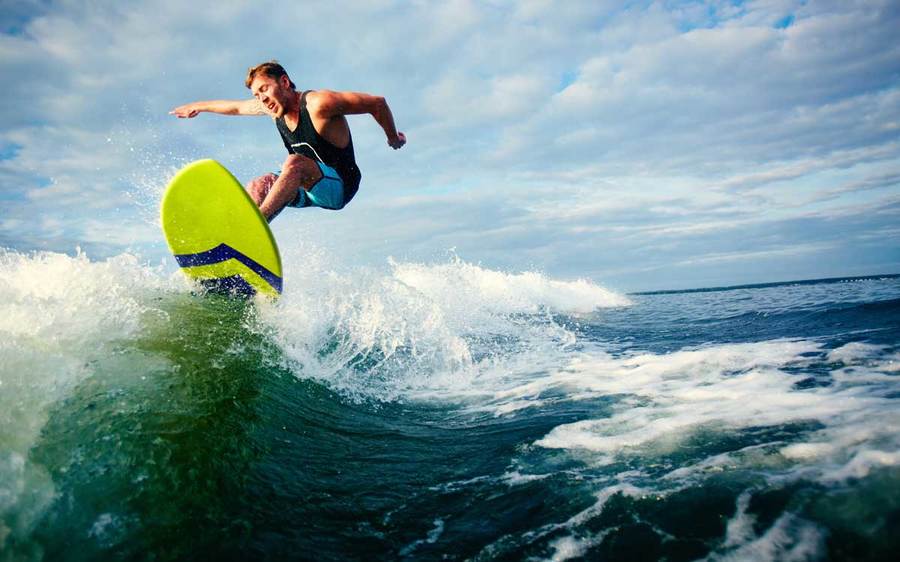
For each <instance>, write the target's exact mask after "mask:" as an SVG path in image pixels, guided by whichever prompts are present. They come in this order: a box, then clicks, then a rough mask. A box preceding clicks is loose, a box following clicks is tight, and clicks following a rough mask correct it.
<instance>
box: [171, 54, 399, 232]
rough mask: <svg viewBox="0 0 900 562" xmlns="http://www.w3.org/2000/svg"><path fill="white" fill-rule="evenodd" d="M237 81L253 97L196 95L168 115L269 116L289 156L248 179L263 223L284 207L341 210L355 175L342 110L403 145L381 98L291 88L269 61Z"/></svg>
mask: <svg viewBox="0 0 900 562" xmlns="http://www.w3.org/2000/svg"><path fill="white" fill-rule="evenodd" d="M244 84H245V85H246V86H247V88H249V89H250V91H251V92H252V93H253V98H252V99H248V100H214V101H198V102H194V103H189V104H186V105H182V106H179V107H176V108H175V109H173V110H172V111H170V112H169V113H170V114H171V115H176V116H178V117H180V118H192V117H196V116H197V115H198V114H200V113H201V112H204V111H207V112H210V113H219V114H222V115H269V116H271V117H272V119H273V120H274V121H275V126H276V127H277V129H278V133H279V134H280V135H281V139H282V140H283V141H284V146H285V148H287V151H288V153H289V154H288V157H287V158H286V159H285V160H284V164H283V165H282V166H281V171H280V173H270V174H266V175H264V176H260V177H258V178H255V179H254V180H252V181H251V182H250V183H248V184H247V191H248V192H249V193H250V197H252V198H253V201H254V202H256V204H257V206H259V210H260V212H262V214H263V216H264V217H266V220H268V221H271V220H272V219H273V218H275V216H276V215H277V214H278V213H279V212H281V210H282V209H284V208H285V207H287V206H291V207H321V208H323V209H333V210H338V209H342V208H343V207H344V205H346V204H347V203H349V202H350V200H351V199H353V196H354V195H356V192H357V190H358V189H359V182H360V179H361V178H362V174H361V173H360V171H359V168H358V167H357V166H356V157H355V155H354V153H353V138H352V137H351V135H350V126H349V125H348V124H347V118H346V117H345V116H346V115H356V114H364V113H368V114H369V115H371V116H372V117H374V118H375V121H377V122H378V124H379V125H381V128H382V129H384V133H385V135H387V141H388V145H389V146H390V147H391V148H393V149H395V150H396V149H398V148H401V147H402V146H403V145H404V144H406V137H405V136H404V135H403V133H400V132H398V131H397V128H396V126H395V125H394V117H393V115H392V114H391V109H390V108H389V107H388V104H387V102H386V101H385V100H384V98H383V97H380V96H373V95H370V94H363V93H356V92H333V91H330V90H307V91H300V92H298V91H297V88H296V86H295V85H294V83H293V82H292V81H291V79H290V77H289V76H288V74H287V71H285V69H284V67H282V66H281V65H280V64H278V62H276V61H269V62H264V63H262V64H259V65H257V66H254V67H253V68H251V69H250V70H249V71H248V72H247V79H246V80H245V81H244Z"/></svg>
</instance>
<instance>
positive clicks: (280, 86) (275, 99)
mask: <svg viewBox="0 0 900 562" xmlns="http://www.w3.org/2000/svg"><path fill="white" fill-rule="evenodd" d="M250 91H251V92H253V95H254V96H255V97H256V99H258V100H259V101H260V103H262V105H263V108H265V110H266V113H268V114H269V115H271V116H272V117H275V118H279V117H282V116H284V112H285V105H286V104H287V101H288V94H289V93H290V92H291V89H290V81H289V79H288V78H287V76H282V77H281V78H280V79H278V80H276V79H274V78H272V77H270V76H266V75H264V74H263V75H260V76H257V77H255V78H254V79H253V82H251V83H250Z"/></svg>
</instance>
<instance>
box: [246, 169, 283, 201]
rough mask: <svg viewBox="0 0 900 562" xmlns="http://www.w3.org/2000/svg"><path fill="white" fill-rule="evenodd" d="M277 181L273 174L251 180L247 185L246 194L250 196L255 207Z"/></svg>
mask: <svg viewBox="0 0 900 562" xmlns="http://www.w3.org/2000/svg"><path fill="white" fill-rule="evenodd" d="M277 179H278V176H276V175H275V174H266V175H264V176H259V177H258V178H254V179H252V180H251V181H250V183H248V184H247V192H248V193H249V194H250V198H251V199H253V200H254V201H255V202H256V204H257V205H259V204H260V203H262V202H263V200H264V199H265V198H266V195H268V194H269V190H270V189H272V185H273V184H274V183H275V180H277Z"/></svg>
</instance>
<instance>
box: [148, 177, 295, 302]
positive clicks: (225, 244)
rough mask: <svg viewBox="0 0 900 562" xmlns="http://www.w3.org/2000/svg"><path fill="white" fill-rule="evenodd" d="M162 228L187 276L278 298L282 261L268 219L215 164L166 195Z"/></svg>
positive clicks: (177, 181) (176, 180) (173, 184)
mask: <svg viewBox="0 0 900 562" xmlns="http://www.w3.org/2000/svg"><path fill="white" fill-rule="evenodd" d="M161 218H162V228H163V232H164V233H165V235H166V241H167V242H168V243H169V248H170V249H171V250H172V253H173V254H175V260H176V261H177V262H178V265H179V266H181V270H182V271H183V272H184V273H185V274H186V275H187V276H188V277H189V278H191V279H194V280H196V281H198V282H199V283H201V284H202V285H203V286H204V287H206V288H207V289H210V290H213V291H224V292H232V293H239V294H245V295H253V294H256V293H262V294H264V295H270V296H277V295H279V294H280V293H281V288H282V271H281V255H280V254H279V253H278V245H277V244H276V243H275V237H274V236H272V231H271V230H270V229H269V225H268V223H267V222H266V219H265V218H263V216H262V214H261V213H260V212H259V208H257V206H256V204H255V203H254V202H253V200H252V199H250V195H248V194H247V192H246V191H244V188H243V187H242V186H241V184H240V182H238V181H237V179H235V177H234V176H233V175H231V172H229V171H228V170H226V169H225V167H224V166H222V165H221V164H219V163H218V162H216V161H215V160H198V161H196V162H193V163H191V164H188V165H187V166H185V167H184V168H182V169H181V170H180V171H179V172H178V173H177V174H175V177H173V178H172V181H170V182H169V185H168V187H167V188H166V192H165V194H164V195H163V200H162V209H161Z"/></svg>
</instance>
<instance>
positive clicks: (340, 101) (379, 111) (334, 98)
mask: <svg viewBox="0 0 900 562" xmlns="http://www.w3.org/2000/svg"><path fill="white" fill-rule="evenodd" d="M315 95H316V102H317V104H318V113H319V115H320V116H321V117H323V118H326V119H327V118H329V117H336V116H338V115H359V114H364V113H368V114H369V115H371V116H372V117H373V118H375V121H377V122H378V124H379V125H381V128H382V129H384V134H385V135H387V140H388V145H390V147H391V148H393V149H395V150H396V149H398V148H400V147H402V146H403V145H404V144H406V135H404V134H403V133H400V132H398V131H397V126H396V125H394V115H393V114H392V113H391V108H390V107H388V104H387V101H385V99H384V98H383V97H381V96H373V95H371V94H363V93H359V92H332V91H330V90H319V91H317V92H316V93H315Z"/></svg>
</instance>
